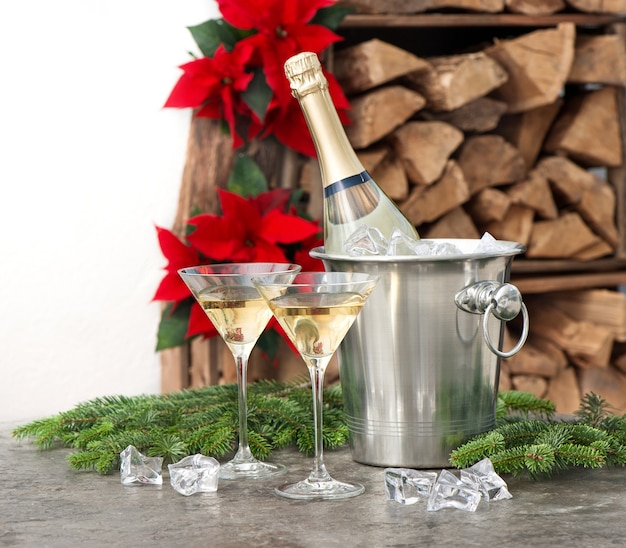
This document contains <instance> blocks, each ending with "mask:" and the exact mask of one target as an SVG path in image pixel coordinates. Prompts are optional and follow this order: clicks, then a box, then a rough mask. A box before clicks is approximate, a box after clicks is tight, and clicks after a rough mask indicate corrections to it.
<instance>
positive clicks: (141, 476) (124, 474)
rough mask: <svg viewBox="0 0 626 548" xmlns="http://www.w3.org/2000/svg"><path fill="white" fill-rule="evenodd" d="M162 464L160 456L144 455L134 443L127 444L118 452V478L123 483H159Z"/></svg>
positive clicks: (161, 479)
mask: <svg viewBox="0 0 626 548" xmlns="http://www.w3.org/2000/svg"><path fill="white" fill-rule="evenodd" d="M162 465H163V459H162V458H161V457H146V456H145V455H144V454H143V453H140V452H139V450H138V449H137V448H136V447H135V446H134V445H129V446H128V447H127V448H126V449H124V450H123V451H122V452H121V453H120V479H121V481H122V483H123V484H124V485H130V484H133V483H139V484H150V485H161V484H162V483H163V476H162V473H161V467H162Z"/></svg>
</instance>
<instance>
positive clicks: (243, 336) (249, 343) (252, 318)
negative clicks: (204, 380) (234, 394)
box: [178, 263, 301, 479]
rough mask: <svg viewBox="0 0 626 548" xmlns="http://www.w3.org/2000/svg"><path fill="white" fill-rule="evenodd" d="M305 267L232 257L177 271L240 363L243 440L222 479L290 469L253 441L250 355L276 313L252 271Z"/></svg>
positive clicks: (276, 276) (281, 274) (264, 276)
mask: <svg viewBox="0 0 626 548" xmlns="http://www.w3.org/2000/svg"><path fill="white" fill-rule="evenodd" d="M300 268H301V267H300V266H299V265H297V264H290V263H227V264H211V265H203V266H195V267H190V268H183V269H181V270H179V271H178V273H179V275H180V277H181V278H182V279H183V281H184V282H185V284H186V285H187V287H188V288H189V290H190V291H191V293H192V294H193V296H194V297H195V299H196V301H198V303H199V304H200V306H201V307H202V309H203V310H204V312H205V313H206V315H207V316H208V318H209V320H211V322H212V323H213V325H214V326H215V329H216V330H217V331H218V333H219V334H220V335H221V337H222V339H223V340H224V342H225V343H226V345H227V346H228V348H229V349H230V351H231V352H232V354H233V357H234V358H235V365H236V367H237V387H238V405H239V444H238V448H237V452H236V454H235V456H234V457H233V459H232V460H230V461H228V462H227V463H225V464H222V465H221V466H220V472H219V477H220V479H239V478H250V479H261V478H267V477H272V476H276V475H279V474H283V473H285V472H286V468H285V467H284V466H283V465H282V464H274V463H268V462H262V461H259V460H258V459H256V458H255V457H254V456H253V455H252V452H251V450H250V446H249V444H248V421H247V416H248V408H247V370H248V360H249V358H250V353H251V352H252V349H253V348H254V345H255V344H256V342H257V340H258V339H259V337H260V336H261V333H263V330H264V329H265V327H266V326H267V322H268V321H269V320H270V318H271V317H272V312H271V311H270V309H269V307H268V306H267V304H266V302H265V300H264V299H263V298H262V297H261V295H260V294H259V292H258V290H257V289H256V288H255V287H254V285H253V284H252V277H253V276H254V277H257V278H259V279H260V280H264V281H276V282H280V283H289V282H290V281H291V280H292V279H293V277H294V276H295V275H296V274H297V273H298V272H299V271H300Z"/></svg>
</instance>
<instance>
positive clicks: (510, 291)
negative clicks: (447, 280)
mask: <svg viewBox="0 0 626 548" xmlns="http://www.w3.org/2000/svg"><path fill="white" fill-rule="evenodd" d="M454 302H455V303H456V305H457V306H458V307H459V308H460V309H461V310H464V311H465V312H470V313H471V314H484V316H483V338H484V339H485V342H486V343H487V346H488V347H489V350H491V351H492V352H493V353H494V354H496V355H497V356H500V357H501V358H510V357H511V356H513V355H514V354H517V353H518V352H519V350H520V348H522V346H524V343H525V342H526V339H527V338H528V310H527V309H526V305H525V304H524V303H523V301H522V296H521V294H520V291H519V289H517V287H515V286H514V285H512V284H508V283H505V284H500V283H497V282H492V281H489V282H477V283H475V284H472V285H469V286H467V287H465V288H463V289H461V291H459V292H458V293H457V294H456V295H455V296H454ZM520 311H521V312H522V320H523V326H522V334H521V335H520V339H519V341H517V344H516V345H515V346H514V347H513V348H512V349H511V350H509V351H507V352H505V351H503V350H499V349H498V348H496V347H495V346H494V345H493V343H492V342H491V338H490V337H489V329H488V326H487V322H488V320H489V315H490V314H493V315H494V316H495V317H496V318H498V319H499V320H502V321H505V322H508V321H509V320H512V319H513V318H515V317H516V316H517V315H518V314H519V313H520Z"/></svg>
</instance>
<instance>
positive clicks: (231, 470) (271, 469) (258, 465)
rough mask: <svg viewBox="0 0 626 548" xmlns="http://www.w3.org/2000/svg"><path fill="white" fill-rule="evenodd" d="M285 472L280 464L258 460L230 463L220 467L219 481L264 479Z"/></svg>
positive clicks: (285, 469) (284, 468)
mask: <svg viewBox="0 0 626 548" xmlns="http://www.w3.org/2000/svg"><path fill="white" fill-rule="evenodd" d="M285 472H287V468H286V467H285V466H283V465H282V464H274V463H271V462H261V461H258V460H252V461H250V462H239V463H236V462H234V461H230V462H227V463H226V464H222V465H221V466H220V471H219V479H224V480H231V479H265V478H273V477H276V476H281V475H282V474H284V473H285Z"/></svg>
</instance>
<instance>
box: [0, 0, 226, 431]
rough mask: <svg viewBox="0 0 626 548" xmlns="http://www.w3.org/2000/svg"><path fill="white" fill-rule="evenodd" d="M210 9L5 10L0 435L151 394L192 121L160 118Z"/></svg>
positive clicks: (148, 5)
mask: <svg viewBox="0 0 626 548" xmlns="http://www.w3.org/2000/svg"><path fill="white" fill-rule="evenodd" d="M217 16H219V12H218V10H217V7H216V5H215V3H214V1H213V0H184V1H182V2H181V1H180V0H54V1H52V2H51V1H50V0H4V1H3V2H0V70H1V74H2V76H1V77H0V303H1V305H2V309H1V312H0V421H24V420H27V419H28V420H30V419H33V418H39V417H44V416H49V415H52V414H56V413H58V412H60V411H63V410H66V409H69V408H71V407H72V406H74V405H75V404H77V403H79V402H82V401H86V400H88V399H92V398H94V397H98V396H104V395H109V394H125V395H136V394H141V393H157V392H159V390H160V361H159V356H158V354H156V353H155V351H154V348H155V342H156V329H157V324H158V320H159V305H158V304H157V303H153V302H151V298H152V295H153V293H154V291H155V289H156V287H157V284H158V282H159V280H160V279H161V276H162V270H161V269H162V268H163V266H165V260H164V258H163V256H162V255H161V252H160V250H159V248H158V243H157V239H156V234H155V230H154V224H158V225H161V226H166V227H170V226H171V225H172V223H173V220H174V215H175V212H176V205H177V199H178V191H179V188H180V181H181V175H182V169H183V165H184V160H185V146H186V142H187V131H188V128H189V117H190V112H189V111H186V110H170V109H162V105H163V103H164V101H165V99H166V98H167V95H168V94H169V92H170V90H171V88H172V86H173V85H174V83H175V81H176V79H177V78H178V76H179V74H180V71H179V70H178V69H177V66H178V65H180V64H182V63H183V62H185V61H187V60H189V59H190V58H189V57H188V55H187V51H189V50H190V49H194V44H193V41H192V39H191V37H190V35H189V33H188V31H187V29H186V27H187V26H189V25H195V24H198V23H200V22H202V21H204V20H206V19H209V18H214V17H217Z"/></svg>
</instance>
